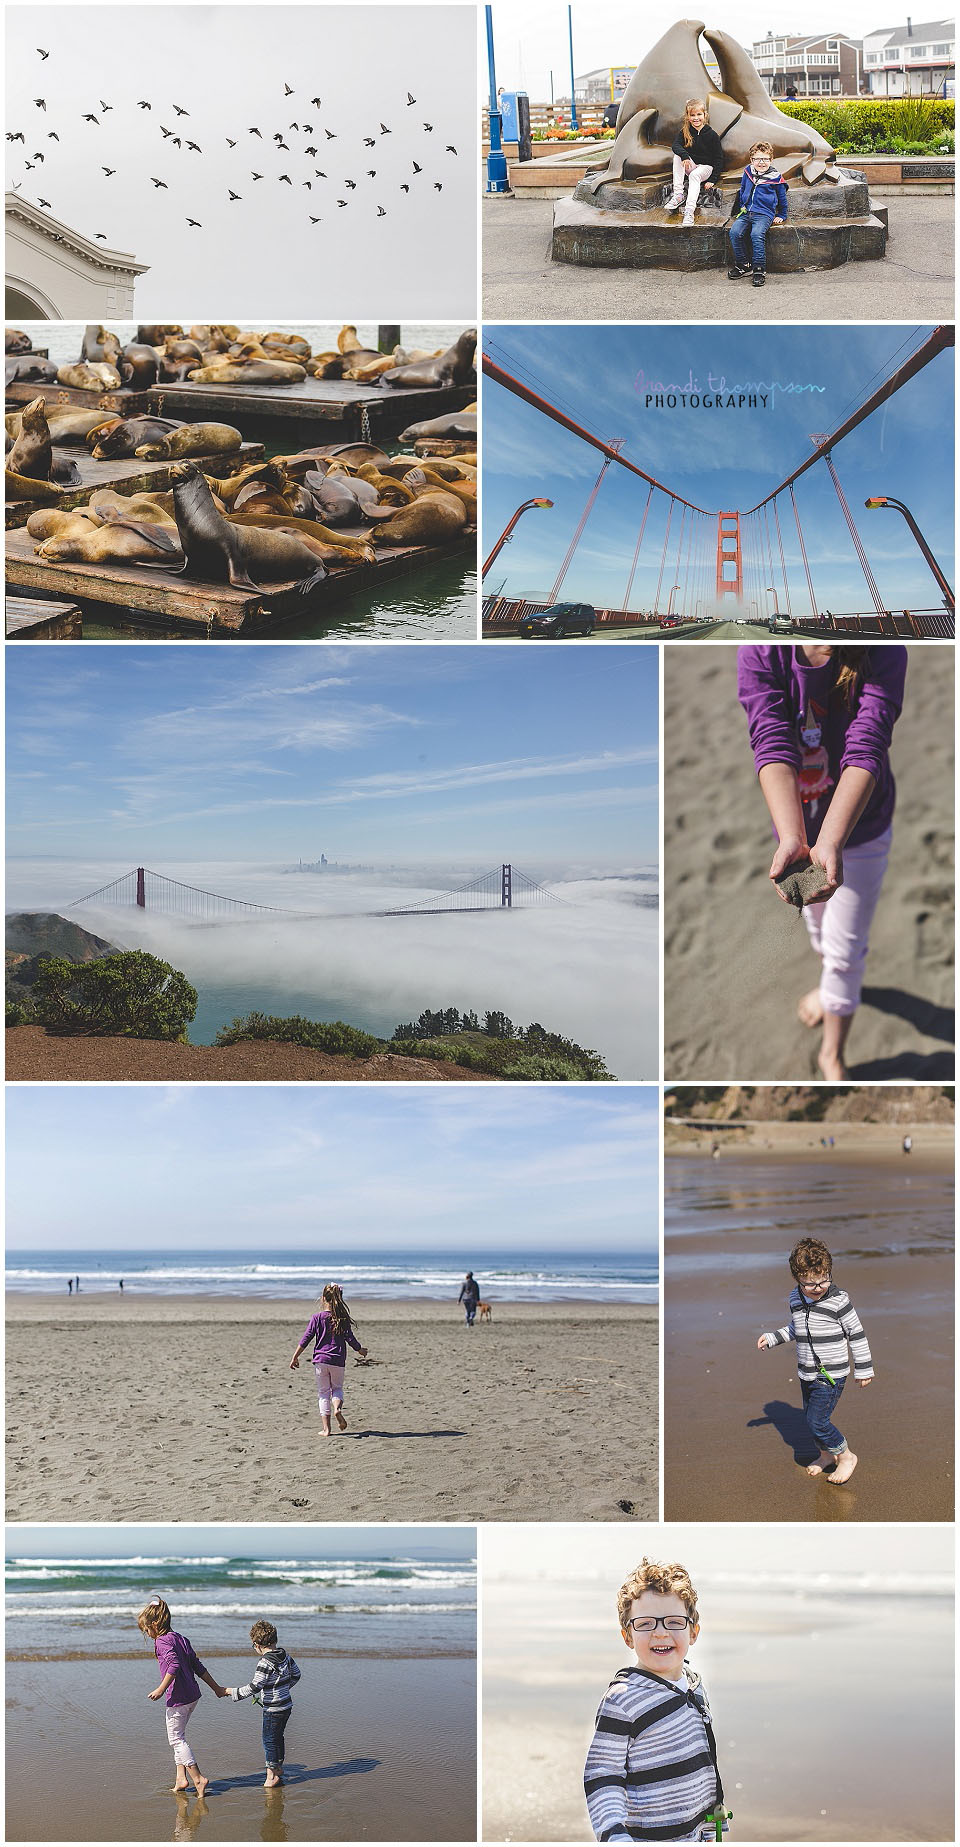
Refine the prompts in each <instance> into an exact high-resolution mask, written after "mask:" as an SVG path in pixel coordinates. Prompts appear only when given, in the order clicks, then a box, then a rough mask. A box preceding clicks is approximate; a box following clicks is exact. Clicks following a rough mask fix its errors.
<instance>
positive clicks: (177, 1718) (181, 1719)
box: [167, 1699, 199, 1764]
mask: <svg viewBox="0 0 960 1847" xmlns="http://www.w3.org/2000/svg"><path fill="white" fill-rule="evenodd" d="M198 1704H199V1701H198V1700H195V1699H192V1700H189V1701H188V1702H187V1703H186V1705H183V1706H168V1707H167V1742H168V1743H169V1744H172V1746H173V1756H174V1761H175V1762H176V1763H178V1764H195V1763H196V1761H197V1760H196V1758H195V1757H194V1755H193V1746H192V1744H188V1743H187V1740H186V1738H185V1737H184V1733H185V1731H186V1729H187V1720H188V1719H190V1718H192V1716H193V1714H194V1712H195V1711H196V1708H197V1706H198Z"/></svg>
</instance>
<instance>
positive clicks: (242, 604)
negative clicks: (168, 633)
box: [6, 530, 477, 638]
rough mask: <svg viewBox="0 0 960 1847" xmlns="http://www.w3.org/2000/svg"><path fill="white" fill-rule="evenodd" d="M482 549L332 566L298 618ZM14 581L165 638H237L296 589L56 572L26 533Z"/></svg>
mask: <svg viewBox="0 0 960 1847" xmlns="http://www.w3.org/2000/svg"><path fill="white" fill-rule="evenodd" d="M476 544H477V537H476V533H475V532H470V533H468V534H466V535H464V536H462V537H461V538H459V539H457V540H455V541H454V542H453V543H452V544H449V545H418V546H413V545H407V546H399V545H397V546H391V548H390V550H389V552H386V553H384V555H383V556H382V557H380V558H378V559H377V562H376V564H373V565H369V564H361V565H349V564H347V565H335V566H332V567H330V574H329V576H328V578H327V581H326V582H325V583H324V584H322V585H321V586H320V589H319V590H318V591H317V594H316V596H315V597H314V598H312V599H311V601H310V602H309V603H308V604H307V605H305V606H304V607H303V608H302V609H301V610H299V611H298V612H297V613H298V616H299V615H309V616H310V617H311V618H312V619H313V618H316V617H317V615H318V614H322V613H323V610H324V607H325V605H326V603H327V602H329V603H330V604H331V614H334V613H335V609H334V606H337V607H339V606H341V605H342V602H343V598H344V596H346V595H349V594H350V593H352V592H353V591H354V590H361V589H367V588H369V586H370V585H371V584H380V583H388V582H391V581H392V580H393V579H395V578H397V577H403V576H406V575H408V574H409V573H410V572H411V571H413V570H416V569H418V568H419V567H420V566H421V565H429V564H433V563H435V562H436V561H437V560H438V559H441V558H450V557H454V556H457V555H463V556H469V555H470V553H471V552H472V553H473V554H474V555H475V553H476ZM6 575H7V583H8V584H9V585H11V586H13V587H15V588H16V589H18V590H23V591H25V592H26V593H28V594H29V595H34V594H36V595H43V594H47V593H51V594H54V595H59V596H61V597H63V596H67V597H74V598H76V599H77V601H79V602H80V603H81V604H89V605H98V606H101V607H98V609H97V617H98V620H101V621H109V620H110V617H109V615H108V613H107V612H108V610H109V609H111V608H112V609H114V610H116V611H117V612H118V614H119V612H121V611H136V612H138V613H139V614H140V615H142V616H144V617H149V618H150V619H151V622H152V623H153V624H155V625H156V629H157V633H158V638H159V636H160V633H161V632H162V631H163V627H164V624H165V623H166V624H167V625H168V627H173V628H175V629H176V630H177V631H178V632H180V633H187V634H191V633H192V634H193V635H197V634H202V635H205V636H207V637H210V636H212V635H230V634H233V635H236V634H238V633H239V632H240V630H241V629H243V628H244V627H249V626H251V625H253V623H254V622H255V619H257V618H268V617H269V616H270V612H271V604H272V602H273V600H274V598H275V597H278V596H281V595H283V594H284V592H285V591H287V590H289V589H291V588H292V587H293V586H291V585H289V584H274V585H271V586H270V588H269V589H266V590H264V591H263V592H262V593H261V594H260V595H259V596H255V595H252V594H251V593H250V592H248V591H246V590H233V589H231V588H230V587H229V585H226V584H210V583H200V582H197V581H196V580H192V579H189V578H186V577H166V576H165V575H164V574H163V572H161V571H154V570H151V569H149V567H146V566H142V565H121V564H55V563H51V562H48V561H47V560H45V559H43V558H38V557H37V555H36V552H35V550H34V543H33V540H32V539H31V538H30V535H29V533H27V532H24V531H22V530H18V531H12V532H9V533H8V534H7V541H6ZM120 619H121V620H122V617H121V618H120ZM276 619H277V620H278V621H279V620H280V618H279V617H278V618H276Z"/></svg>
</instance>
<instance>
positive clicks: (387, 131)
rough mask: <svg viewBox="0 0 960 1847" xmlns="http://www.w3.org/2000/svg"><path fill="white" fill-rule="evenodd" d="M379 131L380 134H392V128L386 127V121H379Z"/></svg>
mask: <svg viewBox="0 0 960 1847" xmlns="http://www.w3.org/2000/svg"><path fill="white" fill-rule="evenodd" d="M380 133H381V135H392V134H393V129H392V128H388V127H387V124H386V122H381V124H380Z"/></svg>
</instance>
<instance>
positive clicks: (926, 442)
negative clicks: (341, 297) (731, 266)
mask: <svg viewBox="0 0 960 1847" xmlns="http://www.w3.org/2000/svg"><path fill="white" fill-rule="evenodd" d="M867 280H868V278H866V277H865V282H866V281H867ZM828 283H829V279H828V278H826V279H825V281H824V287H825V288H826V287H828ZM718 286H720V285H719V284H718ZM919 332H920V330H918V329H915V328H912V327H900V326H878V327H869V326H857V327H849V328H848V327H794V326H788V327H761V328H753V327H751V328H743V327H717V326H686V327H656V326H649V325H645V326H638V327H617V326H569V327H548V328H543V327H539V326H538V327H536V328H524V327H491V328H488V329H487V332H486V335H485V339H484V350H485V351H487V352H489V354H490V356H491V357H492V358H493V359H495V360H496V361H497V363H498V364H501V365H503V366H504V367H505V369H506V370H508V371H511V370H514V369H515V368H516V372H517V376H518V377H520V378H521V379H522V380H523V382H524V383H526V384H528V385H532V386H533V389H534V390H536V391H538V392H539V393H540V395H542V396H544V397H546V398H548V399H549V400H550V401H551V402H553V403H554V404H555V405H557V406H558V408H559V409H561V410H563V411H565V412H566V413H567V414H568V415H570V416H572V417H573V418H574V420H575V421H577V422H580V423H582V424H583V425H584V426H585V427H586V428H587V429H589V430H590V431H591V432H592V433H593V434H595V435H597V436H600V437H602V438H604V439H606V440H614V439H616V438H624V439H625V449H624V454H625V455H626V456H627V457H628V458H629V459H630V460H631V461H633V462H635V463H636V464H637V465H638V466H639V467H641V468H644V469H645V470H646V471H647V472H648V473H650V474H652V475H654V476H655V477H656V478H657V479H658V480H660V481H663V482H665V483H666V484H667V485H668V486H670V487H672V488H673V489H674V490H675V491H676V492H677V493H679V494H681V495H683V496H684V498H685V499H688V500H690V501H691V502H693V503H694V505H697V506H700V507H703V508H705V509H707V510H708V511H710V512H714V513H715V512H717V511H719V510H720V509H723V510H730V509H732V508H738V509H740V510H741V511H746V510H747V509H749V508H751V507H753V506H755V505H756V504H757V502H758V501H759V500H761V499H762V498H763V496H764V495H765V494H766V493H768V492H769V491H770V490H771V489H772V488H774V487H776V486H777V484H778V483H779V482H780V481H782V480H783V478H784V476H785V475H786V474H787V473H789V472H790V471H791V469H793V468H794V467H796V466H797V465H798V464H799V463H800V462H801V461H803V460H804V459H805V458H806V457H807V456H808V455H809V454H810V453H811V449H812V445H811V443H810V436H811V434H813V433H820V432H824V431H830V430H832V429H834V428H836V426H837V424H838V423H840V422H841V421H842V420H843V418H844V416H845V414H847V412H848V411H849V410H850V409H851V408H852V407H853V404H854V402H855V401H859V399H860V397H861V396H862V395H864V394H865V388H866V386H867V383H868V381H870V380H871V379H872V381H873V385H874V386H876V385H877V384H879V382H880V381H881V379H882V378H884V377H886V376H888V375H889V373H890V372H891V371H892V370H894V369H895V366H896V365H897V364H899V363H901V362H902V359H903V358H904V357H905V356H906V349H904V351H903V352H901V354H900V358H899V359H897V360H894V358H893V355H894V353H895V352H896V349H897V348H898V347H902V346H903V343H904V341H909V342H910V345H911V347H912V345H913V344H915V342H916V338H917V337H918V335H919ZM691 375H692V378H693V381H694V384H695V385H696V383H697V382H699V385H700V388H701V390H709V388H710V380H711V378H712V379H713V380H714V381H715V382H716V381H719V380H721V379H723V380H725V382H726V388H727V390H728V391H729V390H730V389H731V388H732V387H734V386H740V385H741V384H744V383H745V382H747V381H754V382H755V381H763V383H764V384H765V385H767V386H768V387H769V386H772V385H773V382H774V381H776V382H777V383H778V385H779V386H783V385H785V384H792V385H794V386H804V387H810V388H811V389H805V390H802V391H794V392H793V393H790V392H785V391H783V390H781V389H777V390H776V391H772V390H768V396H769V397H770V399H771V406H772V407H770V408H767V409H763V408H757V409H756V410H749V409H746V408H744V409H743V410H739V409H738V410H724V411H714V410H702V409H700V410H694V409H687V410H682V409H680V408H677V409H674V410H670V409H667V408H664V409H657V408H655V407H647V406H645V404H644V398H645V396H646V395H647V393H648V392H650V393H652V395H654V396H656V395H657V387H658V386H659V387H663V386H667V387H668V386H669V385H671V384H672V385H675V386H678V387H682V386H683V384H684V383H685V382H687V381H688V380H689V379H690V377H691ZM874 375H876V376H874ZM952 405H953V354H952V351H949V350H948V351H946V352H944V353H941V354H940V355H939V356H938V357H937V358H936V359H934V360H933V361H932V362H931V363H930V364H929V365H928V366H927V367H925V369H924V370H923V371H922V372H920V373H919V374H918V375H917V377H916V378H914V379H913V380H911V381H910V383H909V384H908V385H907V386H905V388H904V389H903V390H902V391H900V392H898V393H897V394H896V396H895V397H894V398H893V399H892V400H891V401H890V402H889V403H888V404H887V405H886V406H884V407H883V408H881V409H880V410H879V411H877V412H876V413H875V414H874V415H873V416H872V417H871V418H870V419H869V420H868V421H867V422H866V423H865V424H863V425H861V426H860V427H859V428H858V429H857V430H855V431H853V432H852V434H851V435H849V436H847V437H845V438H844V440H843V441H842V442H841V443H840V444H838V446H837V448H836V450H835V451H834V457H833V459H834V465H835V467H836V470H837V473H838V475H839V477H840V481H841V485H842V487H843V490H844V493H845V495H846V498H847V501H848V503H849V505H850V507H851V510H852V513H853V516H854V520H855V523H856V525H857V529H858V531H859V532H860V535H861V538H862V539H863V542H864V545H865V548H866V551H867V555H868V558H869V560H870V563H871V565H872V568H873V570H874V574H875V576H876V578H877V582H878V585H879V589H880V593H881V596H882V597H883V598H884V600H885V601H886V602H887V604H888V606H892V607H897V606H900V607H903V606H904V605H913V606H914V607H931V608H933V607H937V606H938V592H937V590H936V586H935V584H934V580H933V578H932V576H931V575H930V573H929V570H928V568H927V566H926V565H925V564H924V563H923V560H922V559H921V557H920V554H919V553H918V550H917V547H916V543H915V541H914V539H913V538H912V537H911V535H910V533H909V531H908V530H907V528H906V526H905V524H904V522H903V520H902V518H901V516H900V515H899V514H898V513H894V512H889V511H882V512H867V511H866V510H865V509H864V506H863V502H864V500H865V499H866V497H867V496H868V495H875V494H892V495H895V496H896V497H897V498H899V499H902V500H904V501H905V502H906V504H907V505H908V506H909V507H910V508H911V511H912V512H913V513H914V515H915V517H916V518H917V519H918V522H919V524H920V526H921V529H922V530H923V532H924V533H925V536H926V538H927V540H928V542H929V543H930V545H931V547H932V549H933V551H934V554H935V555H936V556H937V558H938V560H939V562H940V564H941V566H942V567H943V569H944V570H945V571H946V573H947V576H948V577H950V578H951V579H952V576H953V556H954V541H953V420H952ZM483 428H484V475H483V514H484V549H485V551H486V550H489V549H490V547H491V545H492V543H493V541H494V539H495V538H496V537H497V535H498V533H499V532H500V531H501V530H502V528H503V527H504V526H505V524H506V522H507V520H508V518H509V517H510V514H511V513H512V512H513V511H514V509H515V508H516V507H517V506H518V505H519V504H520V502H521V501H523V500H525V499H528V498H530V497H532V496H534V495H537V496H539V495H546V496H547V497H548V498H549V499H551V500H553V502H554V509H553V511H552V512H551V511H539V510H535V511H531V512H530V513H527V514H525V515H524V516H523V519H522V520H521V522H520V525H519V527H518V529H517V534H516V536H515V537H514V538H513V539H512V540H511V541H510V542H509V544H508V545H507V547H506V548H505V550H504V551H503V552H502V553H501V555H500V557H499V558H498V559H497V561H496V563H495V565H494V567H493V569H492V571H491V572H490V574H489V576H488V578H487V580H486V586H485V587H486V588H487V589H488V590H491V589H498V588H499V587H500V585H501V582H502V581H503V580H504V578H505V579H506V588H507V590H508V591H511V592H514V593H521V592H526V593H527V594H535V593H537V592H543V593H548V592H549V590H550V588H551V585H552V583H553V580H554V578H555V576H556V573H557V571H558V570H559V567H560V564H561V561H562V559H563V556H564V553H565V551H566V548H567V545H568V543H569V540H570V538H571V536H572V533H573V530H574V528H575V526H576V524H577V521H578V519H579V517H580V515H581V513H582V511H583V508H584V506H585V504H586V500H587V496H588V493H589V491H590V489H591V487H592V485H593V483H594V481H595V479H596V476H597V473H598V470H599V468H600V466H601V463H602V459H603V458H602V457H601V456H600V455H599V454H598V453H597V451H596V450H594V449H591V448H590V447H589V446H588V445H587V444H585V443H583V442H582V441H581V440H580V439H579V438H578V437H576V436H574V435H573V434H572V433H571V432H568V431H566V430H564V429H563V428H561V426H559V425H558V424H555V423H553V422H552V421H550V420H548V419H547V418H545V417H544V416H543V415H542V413H541V412H539V411H537V410H535V409H534V408H533V407H532V406H530V405H527V404H525V403H524V402H523V401H522V400H521V399H519V398H516V397H514V396H513V394H512V393H510V392H508V391H507V390H505V389H504V388H503V387H502V386H499V385H497V384H494V383H492V382H491V381H490V380H489V379H484V382H483ZM795 492H796V497H797V505H798V508H799V511H800V517H801V522H802V524H803V530H804V541H805V544H806V546H807V551H808V556H809V559H810V565H811V571H812V576H813V583H814V591H815V594H816V596H817V599H818V604H819V606H820V607H827V608H830V609H832V610H833V611H835V612H841V611H845V610H857V609H861V610H862V609H872V607H873V605H872V603H871V601H870V599H869V592H868V590H867V586H866V583H865V582H864V578H863V575H862V572H861V570H860V567H859V564H858V562H857V559H856V553H855V550H854V547H853V544H852V541H851V538H850V535H849V532H848V530H847V527H846V524H845V522H844V519H843V515H842V513H841V511H840V507H839V505H838V502H837V498H836V494H835V492H834V489H833V486H832V484H831V481H830V477H829V475H828V473H827V470H826V468H825V466H824V465H823V464H822V463H821V464H819V465H818V466H817V467H816V468H813V469H811V470H809V471H808V472H807V474H806V475H804V476H803V477H802V478H801V480H800V481H799V482H798V483H797V485H796V488H795ZM646 498H647V486H646V483H645V482H643V481H641V480H639V479H637V477H636V476H632V475H630V474H629V473H628V472H627V471H626V470H624V469H622V468H619V467H618V466H617V465H616V464H614V465H613V466H612V467H611V468H610V469H609V470H608V472H607V476H606V478H605V480H604V483H603V486H602V488H601V490H600V495H599V498H598V500H597V502H596V505H595V507H594V510H593V512H592V514H591V516H590V521H589V523H588V525H587V528H586V531H585V533H584V536H583V538H582V540H581V542H580V545H579V547H578V550H577V553H576V555H575V557H574V561H573V564H572V565H571V567H570V570H569V571H568V573H567V576H566V578H565V580H564V585H563V595H564V596H565V597H566V596H569V597H574V598H577V597H585V598H589V599H590V600H592V601H594V602H596V603H597V604H599V605H604V604H607V603H609V604H610V605H611V606H614V607H617V606H619V605H620V604H621V603H622V601H623V596H624V592H625V590H626V587H627V579H628V575H629V571H630V564H631V560H632V558H633V552H634V546H635V544H636V539H637V534H638V531H639V528H640V522H641V519H642V515H643V509H644V505H645V503H646ZM779 505H780V526H781V532H782V535H783V542H784V549H785V553H786V559H787V568H788V577H789V582H790V590H791V599H792V604H793V607H794V610H795V612H799V613H802V614H806V613H807V610H808V607H809V605H808V602H807V597H806V586H805V581H804V577H803V567H802V562H801V559H800V552H799V546H798V543H797V534H796V527H795V525H794V523H793V519H792V513H791V509H790V503H789V497H784V498H782V499H781V501H780V503H779ZM667 506H668V503H667V499H666V497H665V496H664V495H661V494H655V495H654V497H653V501H652V503H651V507H650V514H649V518H648V522H647V527H646V531H645V533H644V544H643V549H642V553H641V562H640V565H639V568H638V571H637V575H636V579H635V582H634V589H633V592H632V594H631V597H630V607H631V608H643V607H652V605H653V601H654V596H655V593H656V587H657V579H658V575H659V571H660V563H661V558H662V556H663V544H664V537H665V533H666V521H667ZM679 521H680V510H679V509H677V510H676V512H675V514H674V518H673V524H672V527H671V534H670V540H669V545H668V549H667V554H666V564H665V569H664V575H663V585H662V589H661V598H660V605H659V606H660V607H661V608H662V609H666V607H667V599H668V595H669V589H670V586H671V584H672V583H673V582H674V581H675V575H674V570H673V569H672V568H671V567H673V566H675V563H676V559H677V555H678V553H677V547H678V540H679V536H680V528H679ZM688 532H689V528H688ZM771 538H772V543H773V547H774V559H775V566H776V568H775V571H774V576H773V578H771V577H770V575H769V571H767V572H766V573H765V575H764V579H763V584H764V585H766V584H768V583H770V582H773V583H776V584H779V583H780V582H781V579H780V572H779V558H778V555H777V549H776V533H775V530H774V529H773V527H772V525H771ZM710 539H711V543H714V542H715V525H714V526H712V527H711V530H710ZM684 574H685V573H684V568H683V566H681V578H682V577H683V576H684ZM801 585H803V589H801ZM781 601H782V593H781Z"/></svg>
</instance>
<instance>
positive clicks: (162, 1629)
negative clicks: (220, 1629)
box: [137, 1597, 227, 1796]
mask: <svg viewBox="0 0 960 1847" xmlns="http://www.w3.org/2000/svg"><path fill="white" fill-rule="evenodd" d="M137 1628H138V1629H140V1630H141V1631H142V1632H143V1634H144V1635H146V1636H149V1638H150V1640H151V1642H152V1643H153V1652H154V1654H155V1655H156V1657H157V1660H158V1662H159V1664H160V1671H161V1673H162V1675H163V1679H162V1680H161V1682H160V1685H159V1686H158V1687H154V1689H153V1692H152V1693H148V1694H147V1698H148V1699H153V1700H157V1699H165V1701H166V1708H167V1714H166V1716H167V1738H168V1739H169V1742H170V1744H171V1746H172V1748H173V1758H174V1762H175V1764H176V1766H177V1772H176V1782H175V1783H174V1785H173V1787H174V1789H175V1790H178V1789H189V1787H190V1784H189V1783H188V1781H187V1778H188V1777H189V1778H190V1782H192V1784H193V1786H194V1789H195V1790H196V1792H197V1795H198V1796H204V1795H206V1793H207V1789H208V1787H209V1784H210V1778H209V1777H208V1776H204V1774H203V1772H202V1770H201V1768H200V1765H199V1764H198V1763H197V1760H196V1758H195V1757H194V1754H193V1746H192V1745H191V1744H189V1743H188V1742H187V1738H186V1735H185V1734H186V1729H187V1723H188V1721H189V1720H190V1719H191V1718H192V1716H193V1713H194V1710H195V1708H196V1705H197V1701H198V1700H199V1698H200V1688H199V1687H198V1686H197V1679H196V1677H197V1676H198V1675H199V1678H200V1679H201V1680H205V1681H206V1683H207V1686H208V1687H211V1688H212V1689H213V1691H214V1693H215V1694H216V1696H217V1698H218V1699H226V1697H227V1689H226V1687H221V1686H220V1685H219V1684H218V1682H217V1681H215V1680H214V1678H213V1675H212V1674H208V1673H207V1670H206V1668H205V1667H204V1665H203V1662H202V1661H201V1660H200V1658H199V1656H198V1655H197V1654H196V1653H195V1651H194V1649H193V1647H192V1646H191V1644H190V1643H189V1642H188V1641H187V1638H186V1636H185V1635H178V1634H177V1631H176V1630H175V1629H174V1627H173V1624H172V1619H171V1616H170V1610H169V1608H168V1606H167V1604H166V1603H165V1602H164V1600H163V1598H162V1597H154V1598H153V1599H152V1601H151V1602H150V1603H148V1604H146V1605H145V1607H144V1608H143V1609H142V1610H141V1611H140V1614H139V1616H138V1617H137Z"/></svg>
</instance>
